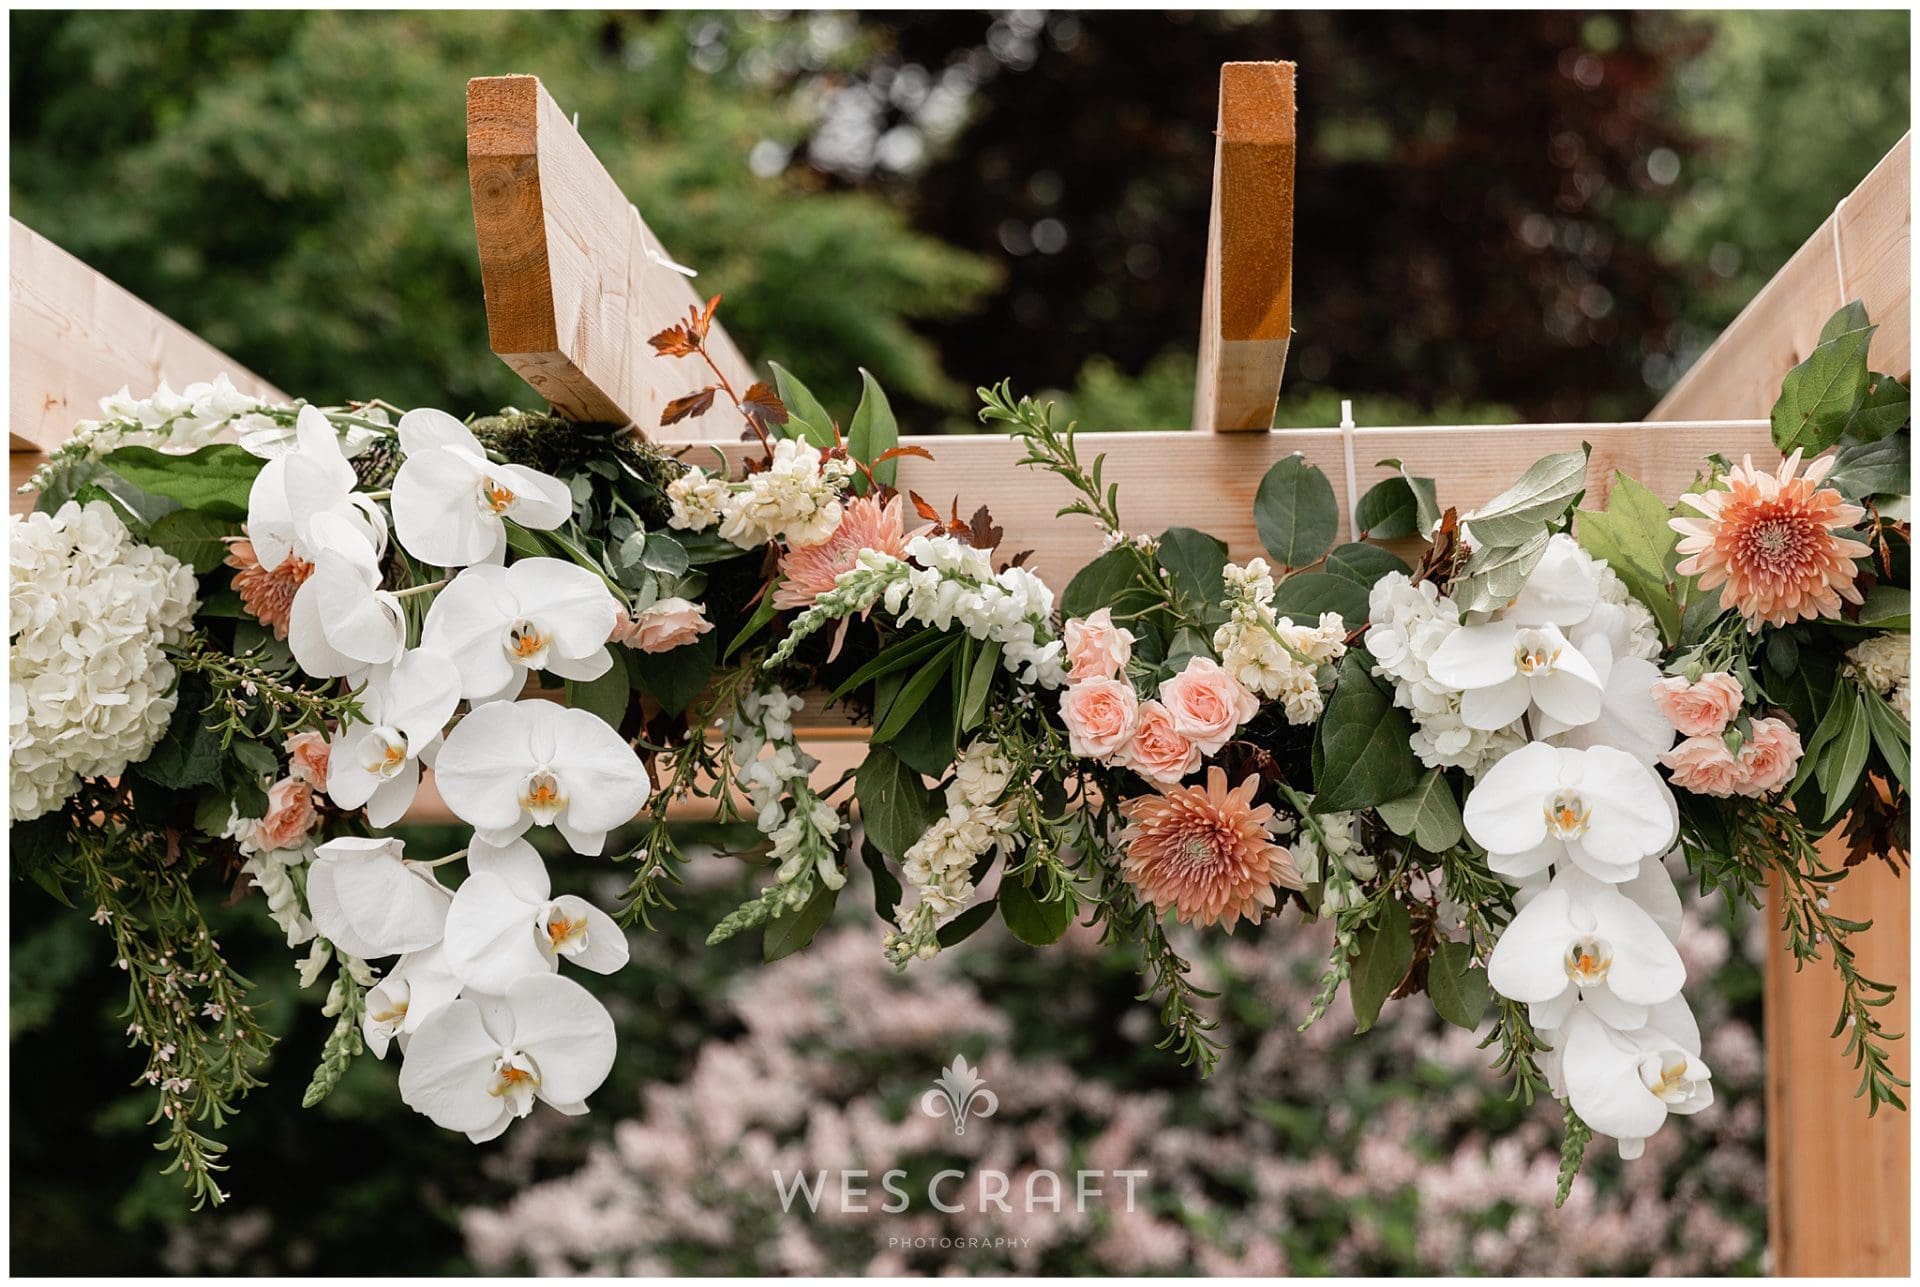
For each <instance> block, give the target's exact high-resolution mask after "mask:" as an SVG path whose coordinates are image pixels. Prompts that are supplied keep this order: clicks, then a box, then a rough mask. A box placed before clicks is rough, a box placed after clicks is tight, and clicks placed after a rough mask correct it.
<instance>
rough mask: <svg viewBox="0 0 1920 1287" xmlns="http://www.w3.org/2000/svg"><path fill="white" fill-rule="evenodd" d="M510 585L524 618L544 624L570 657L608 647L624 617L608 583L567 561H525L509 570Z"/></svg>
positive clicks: (558, 647)
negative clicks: (614, 629)
mask: <svg viewBox="0 0 1920 1287" xmlns="http://www.w3.org/2000/svg"><path fill="white" fill-rule="evenodd" d="M515 513H516V518H517V516H518V511H517V510H516V512H515ZM506 584H507V588H508V590H509V591H510V592H511V594H512V596H513V600H514V602H515V604H517V605H518V612H519V615H520V616H523V617H527V618H530V619H532V620H534V621H537V622H539V623H540V626H541V628H542V629H544V630H546V631H547V632H548V633H549V634H551V635H552V636H553V641H554V644H555V650H556V651H557V652H559V653H562V654H563V655H565V656H568V657H584V656H586V655H587V654H589V653H591V652H592V651H593V650H594V649H596V648H598V647H600V645H602V644H604V643H606V642H607V640H608V638H609V637H611V636H612V634H613V627H614V623H615V622H616V621H617V620H618V619H619V616H620V605H619V603H617V602H616V601H615V600H614V597H613V595H612V593H611V592H610V591H608V589H607V585H606V582H604V581H602V580H601V579H600V578H599V577H598V576H596V575H594V574H593V573H592V572H589V571H588V570H587V569H585V568H583V567H581V566H579V565H578V564H576V563H569V562H568V561H567V560H565V559H546V558H531V559H521V560H519V561H518V562H516V563H515V564H514V565H513V566H512V567H510V568H508V569H507V570H506Z"/></svg>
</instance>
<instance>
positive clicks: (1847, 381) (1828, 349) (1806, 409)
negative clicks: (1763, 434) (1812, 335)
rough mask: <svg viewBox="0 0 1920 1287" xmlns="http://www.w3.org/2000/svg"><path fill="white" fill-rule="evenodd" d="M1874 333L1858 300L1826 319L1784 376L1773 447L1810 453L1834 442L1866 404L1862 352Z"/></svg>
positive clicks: (1775, 414)
mask: <svg viewBox="0 0 1920 1287" xmlns="http://www.w3.org/2000/svg"><path fill="white" fill-rule="evenodd" d="M1876 329H1878V328H1876V327H1875V326H1873V325H1872V324H1871V323H1869V322H1868V321H1867V314H1866V310H1865V309H1864V308H1862V307H1861V306H1860V304H1859V302H1858V301H1855V302H1854V303H1851V304H1848V305H1847V306H1846V307H1845V308H1843V309H1841V310H1840V311H1839V312H1838V313H1835V314H1834V315H1833V317H1831V318H1830V319H1828V321H1827V324H1826V326H1825V327H1824V328H1823V329H1822V330H1821V332H1820V342H1819V344H1817V345H1815V346H1814V350H1813V352H1811V353H1809V354H1808V355H1807V359H1806V361H1804V362H1802V363H1800V365H1798V366H1796V367H1794V368H1793V370H1791V371H1789V372H1787V374H1786V378H1784V379H1783V380H1781V382H1780V397H1779V400H1778V401H1776V402H1775V403H1774V404H1773V416H1772V420H1773V445H1774V446H1776V447H1778V448H1779V449H1780V450H1781V451H1783V452H1788V451H1792V450H1793V449H1794V448H1796V447H1798V448H1801V449H1803V450H1805V451H1806V452H1807V454H1808V455H1814V454H1817V453H1819V452H1822V451H1825V450H1826V449H1827V448H1828V447H1831V446H1832V445H1833V444H1834V443H1836V442H1838V441H1839V440H1840V435H1841V434H1843V433H1845V432H1846V430H1847V425H1848V424H1849V423H1850V422H1851V421H1852V420H1853V417H1854V415H1855V413H1856V412H1858V411H1859V410H1860V408H1861V405H1862V404H1863V403H1865V402H1866V400H1867V390H1868V388H1869V387H1870V385H1871V383H1872V381H1871V378H1870V377H1871V373H1870V372H1869V371H1868V369H1867V348H1868V345H1869V344H1870V342H1871V341H1872V339H1873V333H1874V331H1875V330H1876Z"/></svg>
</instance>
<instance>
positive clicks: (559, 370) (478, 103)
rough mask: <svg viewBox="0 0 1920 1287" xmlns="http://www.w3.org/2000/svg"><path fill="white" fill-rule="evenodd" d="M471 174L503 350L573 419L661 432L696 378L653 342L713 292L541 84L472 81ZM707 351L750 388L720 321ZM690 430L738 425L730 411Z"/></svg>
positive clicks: (513, 79) (484, 273)
mask: <svg viewBox="0 0 1920 1287" xmlns="http://www.w3.org/2000/svg"><path fill="white" fill-rule="evenodd" d="M467 175H468V180H469V183H470V185H471V187H472V189H473V226H474V232H475V234H476V235H477V236H478V238H479V243H480V277H481V281H482V283H483V285H484V287H485V290H486V305H487V337H488V342H489V343H490V344H491V346H492V348H493V351H494V352H495V353H497V354H499V355H500V357H501V359H502V360H504V361H505V362H506V364H507V365H508V366H510V367H512V368H513V369H514V370H515V371H516V372H518V373H519V374H520V376H521V378H522V379H524V380H526V382H527V383H528V384H531V385H532V386H533V387H534V388H535V389H536V390H538V391H539V393H540V394H541V396H542V397H544V398H546V399H547V401H549V402H551V403H552V404H553V407H554V410H556V411H558V412H560V413H561V414H563V415H566V416H570V417H572V418H574V419H576V420H598V421H614V422H618V423H631V424H633V425H635V426H637V427H638V428H639V429H640V430H641V431H642V432H643V433H647V434H652V433H654V432H655V431H657V430H658V429H659V427H660V411H661V408H662V407H664V406H665V405H666V404H667V402H668V401H670V400H671V399H673V398H676V397H678V396H680V395H681V394H683V393H686V392H687V391H688V384H687V381H688V379H689V378H690V377H689V374H688V372H687V370H686V368H685V365H684V364H683V363H678V362H675V361H674V360H673V359H669V358H662V357H660V356H658V355H657V354H655V353H654V351H653V350H652V348H651V347H649V346H648V344H647V339H648V337H649V336H651V335H653V334H655V333H656V332H658V331H661V330H663V329H665V328H666V327H668V326H671V325H672V324H673V323H675V322H677V321H681V320H683V319H684V318H685V317H686V314H687V309H688V307H689V306H692V305H695V304H699V303H703V302H704V300H705V298H706V297H705V296H704V295H701V294H698V293H696V291H695V288H694V286H693V284H692V283H690V282H689V281H688V279H687V278H686V277H684V276H683V275H681V274H680V273H679V272H677V271H675V270H674V268H672V267H670V266H669V264H670V262H671V261H669V260H668V258H667V255H666V253H665V250H664V248H663V247H661V245H660V243H659V241H658V239H657V238H655V237H654V235H653V233H652V231H650V230H649V229H648V228H647V225H646V223H645V221H644V220H642V219H641V217H640V213H639V211H637V210H635V209H634V207H633V206H632V204H631V203H629V202H628V200H627V198H626V197H625V196H624V195H623V194H622V193H621V191H620V185H619V184H618V183H616V182H614V179H613V176H611V175H609V174H608V173H607V171H606V167H605V166H603V165H601V164H600V161H599V159H598V158H596V157H595V156H594V154H593V149H592V148H590V147H588V146H587V143H586V140H584V139H582V138H581V137H580V132H579V131H578V130H576V129H575V128H574V127H573V124H572V123H571V122H570V121H569V120H568V119H567V116H566V114H565V113H563V112H562V111H561V110H560V108H559V106H558V105H557V104H556V103H555V102H554V101H553V98H552V96H551V95H549V94H548V93H547V91H546V89H545V87H543V86H542V85H541V84H540V82H539V80H538V79H536V78H535V77H532V76H482V77H479V78H477V79H475V80H471V81H469V82H467ZM649 252H651V253H649ZM707 347H708V350H709V351H710V352H711V353H712V354H713V357H714V359H715V361H716V362H718V363H719V366H720V369H721V370H722V371H723V372H724V373H725V374H726V376H727V378H728V379H729V380H731V381H733V382H734V387H735V388H736V389H738V390H740V391H741V392H743V393H744V392H745V391H746V387H747V385H748V384H750V383H752V381H753V378H754V377H753V371H752V368H751V367H750V366H749V365H748V363H747V360H746V359H745V358H744V357H742V356H741V354H740V350H739V349H738V348H736V347H735V346H734V343H733V341H732V340H731V339H729V338H728V337H727V336H726V334H725V333H724V331H723V330H722V329H721V328H720V327H719V326H718V325H717V324H716V326H715V328H714V331H713V333H712V335H711V336H710V337H709V339H708V344H707ZM682 428H684V429H685V430H686V431H687V432H684V433H682V434H681V435H680V436H681V437H683V438H684V437H694V438H697V437H700V436H702V434H703V432H707V433H712V434H715V435H720V436H725V435H727V434H730V433H731V432H732V429H731V427H730V426H729V425H728V423H727V422H726V420H725V417H720V416H715V417H708V418H702V419H699V420H693V421H688V422H686V423H685V425H684V426H682Z"/></svg>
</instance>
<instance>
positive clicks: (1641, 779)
mask: <svg viewBox="0 0 1920 1287" xmlns="http://www.w3.org/2000/svg"><path fill="white" fill-rule="evenodd" d="M1566 754H1568V755H1574V756H1578V757H1579V775H1578V782H1577V785H1578V788H1579V791H1580V794H1581V795H1582V796H1584V797H1585V798H1586V800H1587V802H1588V803H1589V804H1590V805H1591V806H1592V810H1593V812H1592V818H1591V820H1590V822H1589V824H1588V827H1587V832H1586V834H1585V835H1584V836H1582V837H1581V844H1582V846H1583V847H1584V848H1586V849H1588V850H1589V851H1591V852H1594V853H1598V854H1603V855H1605V857H1606V859H1607V860H1608V861H1612V862H1621V863H1625V862H1630V861H1632V860H1633V859H1636V858H1645V857H1649V856H1651V855H1654V854H1664V853H1665V852H1667V850H1669V849H1671V848H1672V847H1673V842H1674V838H1675V837H1676V836H1677V835H1678V833H1679V812H1678V808H1677V806H1676V805H1675V803H1674V799H1673V791H1672V790H1671V789H1670V788H1669V787H1668V786H1667V784H1666V783H1665V782H1664V781H1662V780H1661V778H1660V775H1659V774H1657V773H1655V772H1654V771H1653V770H1652V769H1651V768H1649V767H1648V766H1647V765H1645V764H1642V763H1641V762H1640V761H1639V760H1637V759H1635V758H1634V757H1633V756H1631V755H1629V754H1628V753H1627V752H1625V751H1622V750H1619V749H1617V748H1615V747H1611V746H1595V747H1589V748H1588V749H1586V750H1584V751H1568V752H1566Z"/></svg>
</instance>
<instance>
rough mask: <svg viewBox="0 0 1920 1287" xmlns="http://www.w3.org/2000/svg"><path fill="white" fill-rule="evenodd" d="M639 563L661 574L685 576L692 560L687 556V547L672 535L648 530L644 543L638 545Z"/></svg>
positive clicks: (650, 570) (691, 564)
mask: <svg viewBox="0 0 1920 1287" xmlns="http://www.w3.org/2000/svg"><path fill="white" fill-rule="evenodd" d="M640 565H641V566H642V567H644V568H646V569H647V570H648V571H649V572H658V573H659V574H660V575H661V576H685V575H686V573H687V569H688V568H690V567H692V566H693V560H692V559H690V558H689V557H687V547H686V546H684V545H682V544H680V542H679V541H678V540H677V539H675V538H674V537H671V536H668V535H667V534H666V533H665V532H648V533H647V540H646V544H645V545H643V546H641V547H640Z"/></svg>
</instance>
